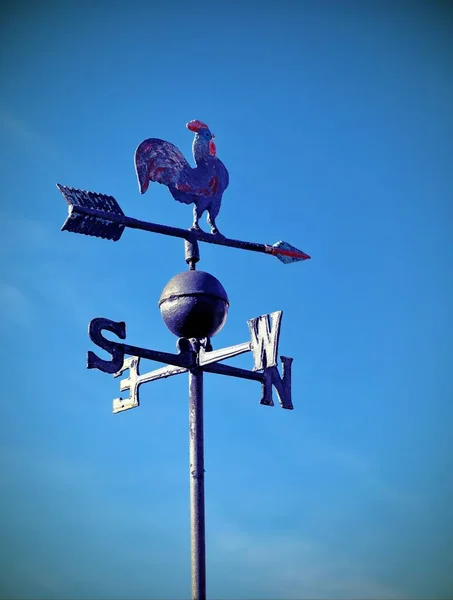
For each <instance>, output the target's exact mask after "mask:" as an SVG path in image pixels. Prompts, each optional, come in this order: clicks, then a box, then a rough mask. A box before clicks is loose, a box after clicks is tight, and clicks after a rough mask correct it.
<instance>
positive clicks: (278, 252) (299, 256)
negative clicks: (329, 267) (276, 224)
mask: <svg viewBox="0 0 453 600" xmlns="http://www.w3.org/2000/svg"><path fill="white" fill-rule="evenodd" d="M269 252H270V254H273V255H274V256H276V257H277V258H278V260H280V261H281V262H282V263H284V264H289V263H293V262H298V261H300V260H308V259H309V258H311V256H310V255H309V254H306V253H305V252H302V250H299V249H298V248H295V247H294V246H291V244H288V242H284V241H282V240H280V241H279V242H276V243H275V244H273V245H272V246H269Z"/></svg>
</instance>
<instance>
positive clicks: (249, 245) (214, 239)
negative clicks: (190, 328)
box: [59, 186, 311, 263]
mask: <svg viewBox="0 0 453 600" xmlns="http://www.w3.org/2000/svg"><path fill="white" fill-rule="evenodd" d="M61 187H64V186H59V189H60V188H61ZM76 191H80V192H81V191H82V190H76ZM86 193H89V194H94V193H95V192H86ZM102 195H103V194H98V196H102ZM109 198H111V196H109ZM115 202H116V201H115ZM69 213H70V215H71V214H74V215H76V214H77V215H86V216H89V217H92V218H95V219H97V220H99V223H98V226H96V227H92V228H91V229H89V230H84V231H81V232H79V231H77V230H76V229H69V228H67V227H66V223H67V221H68V220H66V221H65V224H64V225H63V227H62V230H63V229H65V230H67V231H73V232H74V233H84V234H86V235H92V236H96V237H102V238H106V239H112V240H113V241H117V240H118V239H119V237H120V235H121V233H122V232H123V229H124V227H129V228H130V229H141V230H142V231H149V232H151V233H160V234H162V235H170V236H172V237H179V238H183V239H184V240H189V241H193V240H195V241H198V242H205V243H207V244H215V245H217V246H227V247H229V248H238V249H240V250H251V251H252V252H260V253H263V254H269V255H272V256H276V257H277V258H278V259H279V260H281V261H282V262H284V263H288V262H298V261H301V260H307V259H309V258H311V257H310V255H309V254H306V253H305V252H303V251H302V250H297V248H294V246H291V245H290V244H288V243H287V242H277V243H276V244H275V245H273V246H272V245H268V244H259V243H256V242H246V241H243V240H235V239H232V238H227V237H224V236H223V235H220V234H217V235H213V234H212V233H206V232H205V231H201V230H200V231H195V230H190V229H180V228H179V227H171V226H170V225H161V224H159V223H150V222H148V221H141V220H140V219H133V218H132V217H126V216H125V215H124V216H121V215H117V214H114V213H109V212H107V211H105V210H102V209H95V208H90V207H87V206H80V205H75V204H74V205H71V206H70V207H69ZM110 223H116V224H117V225H123V226H124V227H123V228H122V229H121V232H120V233H118V235H117V237H109V236H108V235H107V234H104V233H103V231H102V228H103V227H108V226H110ZM278 244H285V247H286V246H287V247H290V248H291V249H292V250H286V249H285V248H283V247H282V248H280V247H279V246H278ZM283 256H285V257H289V258H291V260H290V261H288V260H286V258H285V260H283V259H282V257H283Z"/></svg>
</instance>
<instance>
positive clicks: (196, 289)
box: [159, 271, 229, 339]
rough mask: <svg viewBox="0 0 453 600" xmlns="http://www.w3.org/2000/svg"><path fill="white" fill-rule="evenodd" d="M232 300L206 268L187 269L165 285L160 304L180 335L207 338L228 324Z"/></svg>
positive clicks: (166, 320) (164, 314)
mask: <svg viewBox="0 0 453 600" xmlns="http://www.w3.org/2000/svg"><path fill="white" fill-rule="evenodd" d="M228 307H229V300H228V296H227V293H226V291H225V289H224V287H223V285H222V284H221V283H220V281H219V280H218V279H216V278H215V277H213V276H212V275H210V274H209V273H205V272H204V271H184V272H182V273H179V274H178V275H175V277H173V279H171V280H170V281H169V282H168V283H167V285H166V286H165V288H164V290H163V292H162V294H161V296H160V300H159V308H160V312H161V315H162V318H163V320H164V322H165V325H166V326H167V327H168V329H169V330H170V331H171V332H172V333H174V334H175V335H177V336H179V337H184V338H197V339H201V338H205V337H212V336H214V335H215V334H216V333H218V332H219V331H220V330H221V329H222V327H223V326H224V324H225V321H226V318H227V314H228Z"/></svg>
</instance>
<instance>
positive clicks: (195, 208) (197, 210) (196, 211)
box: [191, 204, 204, 230]
mask: <svg viewBox="0 0 453 600" xmlns="http://www.w3.org/2000/svg"><path fill="white" fill-rule="evenodd" d="M203 213H204V210H200V208H199V207H198V206H197V205H196V204H194V206H193V223H192V227H191V229H197V230H199V229H200V226H199V225H198V219H199V218H200V217H201V215H202V214H203Z"/></svg>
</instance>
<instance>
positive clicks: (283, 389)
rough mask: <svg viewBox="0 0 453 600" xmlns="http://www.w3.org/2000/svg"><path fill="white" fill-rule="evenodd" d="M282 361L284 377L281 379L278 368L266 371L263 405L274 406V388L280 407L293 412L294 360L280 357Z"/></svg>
mask: <svg viewBox="0 0 453 600" xmlns="http://www.w3.org/2000/svg"><path fill="white" fill-rule="evenodd" d="M280 360H281V361H282V365H283V367H282V375H283V376H282V377H280V373H279V372H278V369H277V367H267V368H266V369H264V373H263V377H264V378H263V393H262V397H261V404H267V405H268V406H274V401H273V400H272V388H273V387H274V388H275V391H276V392H277V397H278V401H279V402H280V406H281V407H282V408H286V409H288V410H292V409H293V408H294V407H293V403H292V399H291V364H292V362H293V359H292V358H288V357H287V356H280Z"/></svg>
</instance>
